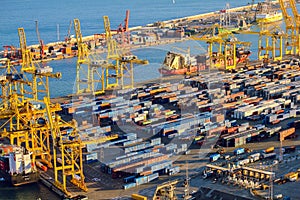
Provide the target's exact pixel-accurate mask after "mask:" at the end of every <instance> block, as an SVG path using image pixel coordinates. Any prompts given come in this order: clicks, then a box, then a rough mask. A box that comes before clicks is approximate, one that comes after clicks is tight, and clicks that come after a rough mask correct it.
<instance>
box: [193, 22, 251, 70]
mask: <svg viewBox="0 0 300 200" xmlns="http://www.w3.org/2000/svg"><path fill="white" fill-rule="evenodd" d="M191 38H192V39H194V40H200V41H205V42H206V43H207V44H208V57H209V64H210V66H211V67H216V68H219V69H225V70H232V69H235V68H236V66H237V60H238V58H237V48H238V46H239V45H241V46H243V48H244V47H247V46H250V44H251V43H250V42H243V41H238V40H237V39H236V38H235V37H233V34H232V33H231V32H230V31H226V30H224V29H223V28H221V26H220V25H219V24H215V25H213V26H212V27H210V28H208V29H207V30H205V31H204V32H203V33H200V34H199V35H198V36H193V37H191Z"/></svg>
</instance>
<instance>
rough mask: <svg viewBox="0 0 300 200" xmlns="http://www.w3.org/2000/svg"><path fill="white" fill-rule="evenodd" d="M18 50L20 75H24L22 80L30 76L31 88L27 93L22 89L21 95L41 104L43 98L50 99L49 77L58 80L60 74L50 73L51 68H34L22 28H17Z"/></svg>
mask: <svg viewBox="0 0 300 200" xmlns="http://www.w3.org/2000/svg"><path fill="white" fill-rule="evenodd" d="M18 34H19V40H20V48H21V53H22V68H21V73H26V74H27V75H26V76H25V75H24V79H25V78H26V77H27V76H31V79H30V80H31V81H30V82H31V83H32V84H31V86H30V87H29V88H28V89H29V91H26V88H24V89H23V91H22V93H23V94H24V95H25V96H26V98H27V99H28V100H29V99H30V100H33V101H40V102H43V97H44V96H46V97H47V98H48V99H49V98H50V93H49V77H50V78H60V77H61V73H59V72H58V73H56V74H53V73H52V68H51V67H49V66H46V67H43V68H42V67H39V66H37V67H36V66H35V65H37V63H33V60H32V55H31V52H30V49H28V48H27V44H26V36H25V31H24V28H18ZM28 80H29V79H28Z"/></svg>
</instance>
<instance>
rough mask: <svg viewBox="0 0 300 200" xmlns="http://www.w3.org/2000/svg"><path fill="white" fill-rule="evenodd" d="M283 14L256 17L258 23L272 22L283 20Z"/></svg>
mask: <svg viewBox="0 0 300 200" xmlns="http://www.w3.org/2000/svg"><path fill="white" fill-rule="evenodd" d="M282 18H283V17H282V14H275V15H264V16H262V17H261V18H256V22H258V23H272V22H277V21H280V20H282Z"/></svg>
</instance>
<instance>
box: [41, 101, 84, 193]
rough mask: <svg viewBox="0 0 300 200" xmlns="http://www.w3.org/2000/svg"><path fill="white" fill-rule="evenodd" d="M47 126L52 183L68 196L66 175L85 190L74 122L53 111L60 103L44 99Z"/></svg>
mask: <svg viewBox="0 0 300 200" xmlns="http://www.w3.org/2000/svg"><path fill="white" fill-rule="evenodd" d="M44 103H45V107H46V111H47V119H48V122H49V128H50V132H51V135H52V142H53V163H54V184H55V186H56V187H57V188H59V189H60V190H61V191H63V192H64V193H65V194H67V195H68V196H71V193H70V192H69V191H68V190H67V177H68V176H71V183H73V184H74V185H76V186H77V187H79V188H81V189H82V190H84V191H87V187H86V184H85V182H84V175H83V162H82V148H83V145H82V142H81V139H80V137H79V134H78V130H77V128H76V122H75V121H72V123H67V122H65V121H63V120H62V119H61V117H60V116H59V115H57V114H56V113H55V111H56V110H60V109H61V108H60V105H59V104H56V105H50V102H49V101H48V100H47V99H46V98H45V99H44Z"/></svg>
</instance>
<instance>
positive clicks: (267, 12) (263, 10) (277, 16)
mask: <svg viewBox="0 0 300 200" xmlns="http://www.w3.org/2000/svg"><path fill="white" fill-rule="evenodd" d="M273 7H274V6H273V3H272V2H270V1H265V2H260V3H258V4H257V8H256V10H257V11H256V13H255V20H256V22H257V23H272V22H277V21H280V20H282V19H283V15H282V13H281V12H279V11H277V10H274V9H273Z"/></svg>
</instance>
